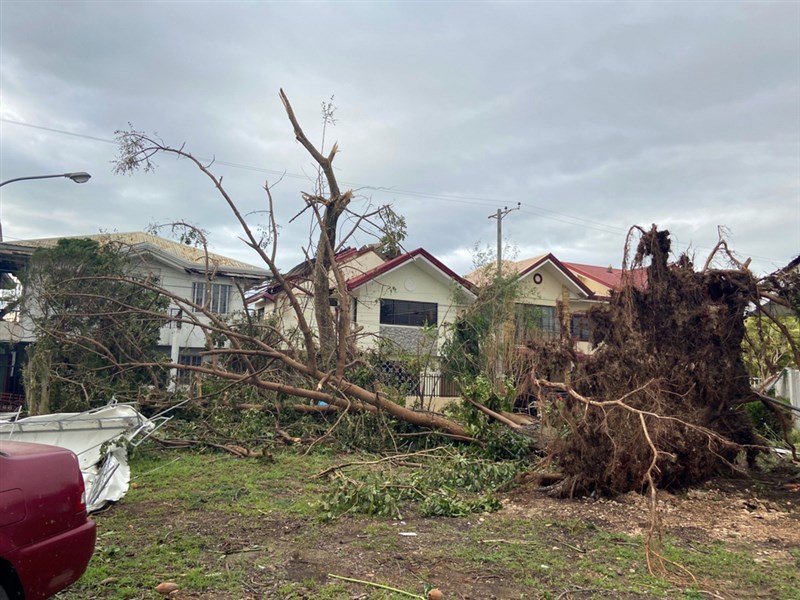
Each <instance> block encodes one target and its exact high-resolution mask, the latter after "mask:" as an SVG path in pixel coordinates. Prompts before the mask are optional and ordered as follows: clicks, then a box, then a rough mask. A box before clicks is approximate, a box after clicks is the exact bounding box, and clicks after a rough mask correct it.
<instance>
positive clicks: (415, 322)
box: [379, 298, 439, 327]
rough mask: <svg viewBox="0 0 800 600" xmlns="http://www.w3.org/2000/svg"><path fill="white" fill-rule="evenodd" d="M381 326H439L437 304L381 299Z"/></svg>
mask: <svg viewBox="0 0 800 600" xmlns="http://www.w3.org/2000/svg"><path fill="white" fill-rule="evenodd" d="M379 321H380V324H381V325H390V326H395V327H426V326H431V325H438V324H439V304H438V303H437V302H421V301H419V300H398V299H394V298H381V302H380V316H379Z"/></svg>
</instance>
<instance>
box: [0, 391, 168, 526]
mask: <svg viewBox="0 0 800 600" xmlns="http://www.w3.org/2000/svg"><path fill="white" fill-rule="evenodd" d="M166 420H167V419H166V418H164V417H154V418H153V419H148V418H146V417H145V416H144V415H142V414H141V413H140V412H139V411H138V410H136V408H134V406H132V405H130V404H116V403H111V404H108V405H106V406H103V407H101V408H96V409H92V410H88V411H86V412H82V413H54V414H51V415H41V416H37V417H26V418H24V419H2V418H0V439H7V440H14V441H17V442H34V443H38V444H49V445H51V446H60V447H62V448H68V449H69V450H72V451H73V452H74V453H75V454H76V455H77V456H78V461H79V462H80V466H81V472H82V473H83V480H84V483H85V485H86V507H87V510H88V511H89V512H93V511H97V510H99V509H101V508H102V507H103V506H105V505H106V504H107V503H108V502H116V501H117V500H119V499H121V498H122V497H123V496H124V495H125V493H126V492H127V491H128V487H129V484H130V479H131V471H130V467H129V466H128V446H129V445H133V446H137V445H138V444H140V443H141V442H143V441H144V440H145V439H146V438H147V437H148V436H149V435H150V434H151V433H153V432H154V431H155V430H156V429H157V428H158V426H159V425H161V424H163V422H166Z"/></svg>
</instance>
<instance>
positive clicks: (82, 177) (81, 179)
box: [0, 171, 92, 242]
mask: <svg viewBox="0 0 800 600" xmlns="http://www.w3.org/2000/svg"><path fill="white" fill-rule="evenodd" d="M58 177H65V178H67V179H71V180H72V181H74V182H75V183H86V182H87V181H89V180H90V179H91V178H92V176H91V175H89V174H88V173H86V172H85V171H78V172H77V173H59V174H58V175H29V176H28V177H15V178H14V179H7V180H6V181H3V182H2V183H0V187H3V186H4V185H6V184H7V183H14V182H15V181H29V180H31V179H55V178H58ZM2 241H3V223H2V221H0V242H2Z"/></svg>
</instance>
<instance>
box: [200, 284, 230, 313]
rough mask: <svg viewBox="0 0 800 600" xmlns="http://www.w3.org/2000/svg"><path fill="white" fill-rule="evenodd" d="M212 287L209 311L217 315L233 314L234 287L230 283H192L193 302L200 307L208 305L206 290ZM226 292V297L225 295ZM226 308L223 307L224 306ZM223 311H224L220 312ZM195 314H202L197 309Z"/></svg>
mask: <svg viewBox="0 0 800 600" xmlns="http://www.w3.org/2000/svg"><path fill="white" fill-rule="evenodd" d="M209 285H210V286H211V291H210V294H209V296H208V300H209V302H208V311H209V312H212V313H214V314H217V315H228V314H230V312H231V310H230V309H231V306H230V304H231V289H232V288H233V286H232V285H231V284H230V283H213V282H208V281H193V282H192V302H193V303H194V304H197V305H198V306H205V304H206V290H207V289H208V287H207V286H209ZM223 292H224V295H223ZM223 304H224V306H221V305H223ZM220 309H222V310H220ZM194 312H200V311H199V309H195V310H194Z"/></svg>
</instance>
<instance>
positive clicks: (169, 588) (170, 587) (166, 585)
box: [156, 581, 180, 596]
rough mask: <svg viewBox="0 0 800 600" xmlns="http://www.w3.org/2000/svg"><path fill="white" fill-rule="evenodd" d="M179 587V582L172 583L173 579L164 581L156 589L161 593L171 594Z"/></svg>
mask: <svg viewBox="0 0 800 600" xmlns="http://www.w3.org/2000/svg"><path fill="white" fill-rule="evenodd" d="M179 589H180V586H179V585H178V584H177V583H172V582H171V581H164V582H162V583H159V584H158V585H157V586H156V591H157V592H158V593H159V594H164V595H165V596H169V595H170V594H172V593H173V592H175V591H177V590H179Z"/></svg>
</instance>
